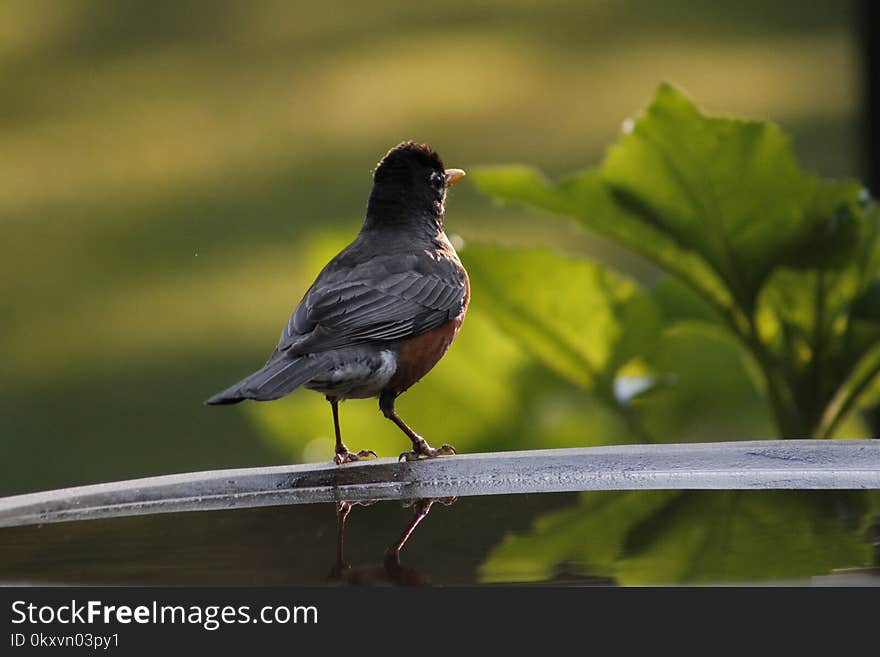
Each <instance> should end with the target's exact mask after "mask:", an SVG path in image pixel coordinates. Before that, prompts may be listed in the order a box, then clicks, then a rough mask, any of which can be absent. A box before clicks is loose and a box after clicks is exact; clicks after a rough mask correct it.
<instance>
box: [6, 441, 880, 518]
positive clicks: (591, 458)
mask: <svg viewBox="0 0 880 657" xmlns="http://www.w3.org/2000/svg"><path fill="white" fill-rule="evenodd" d="M860 488H880V441H875V440H834V441H831V440H826V441H819V440H785V441H741V442H728V443H693V444H680V445H620V446H608V447H589V448H577V449H553V450H534V451H528V452H498V453H493V454H463V455H459V456H454V457H441V458H437V459H431V460H425V461H419V462H415V463H398V462H397V461H396V460H393V459H377V460H374V461H367V462H360V463H352V464H347V465H345V466H342V467H338V466H336V465H333V464H330V463H328V464H306V465H293V466H276V467H266V468H248V469H237V470H215V471H208V472H196V473H186V474H176V475H167V476H161V477H150V478H146V479H137V480H132V481H124V482H114V483H106V484H97V485H93V486H81V487H77V488H68V489H61V490H55V491H47V492H41V493H30V494H26V495H17V496H12V497H7V498H3V499H0V527H14V526H23V525H31V524H43V523H54V522H65V521H74V520H87V519H99V518H112V517H119V516H133V515H144V514H155V513H171V512H183V511H209V510H219V509H236V508H248V507H261V506H278V505H288V504H306V503H315V502H339V501H342V500H347V501H349V502H359V501H368V500H407V499H417V498H447V497H454V496H457V497H467V496H481V495H502V494H514V493H516V494H524V493H560V492H574V491H591V490H592V491H598V490H658V489H681V490H686V489H860Z"/></svg>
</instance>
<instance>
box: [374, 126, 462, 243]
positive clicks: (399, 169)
mask: <svg viewBox="0 0 880 657" xmlns="http://www.w3.org/2000/svg"><path fill="white" fill-rule="evenodd" d="M462 176H464V171H462V170H461V169H446V168H444V166H443V160H441V159H440V156H439V155H438V154H437V152H436V151H435V150H434V149H432V148H431V147H430V146H427V145H426V144H418V143H416V142H412V141H405V142H403V143H401V144H398V145H397V146H395V147H394V148H392V149H391V150H390V151H388V153H387V154H386V155H385V157H383V158H382V161H381V162H379V164H378V165H377V166H376V169H375V170H374V171H373V191H372V193H371V194H370V201H369V204H368V205H367V225H393V224H412V223H415V224H426V225H431V224H433V225H434V226H436V227H438V228H441V229H442V227H443V213H444V210H445V201H446V192H447V190H448V189H449V188H450V187H451V186H452V185H454V184H455V183H456V182H457V181H458V180H460V179H461V178H462Z"/></svg>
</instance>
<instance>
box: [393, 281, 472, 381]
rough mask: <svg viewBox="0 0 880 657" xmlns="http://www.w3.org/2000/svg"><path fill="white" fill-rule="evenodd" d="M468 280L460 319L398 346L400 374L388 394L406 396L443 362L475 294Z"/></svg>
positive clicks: (394, 377) (398, 369) (395, 377)
mask: <svg viewBox="0 0 880 657" xmlns="http://www.w3.org/2000/svg"><path fill="white" fill-rule="evenodd" d="M465 280H466V285H467V287H466V289H465V296H464V304H463V305H462V309H461V313H459V315H458V317H456V318H454V319H451V320H449V321H448V322H446V323H445V324H441V325H440V326H438V327H437V328H435V329H433V330H431V331H428V332H427V333H422V334H421V335H416V336H414V337H412V338H406V339H404V340H401V341H400V342H398V343H397V371H396V372H395V373H394V376H393V377H391V381H389V382H388V386H387V390H390V391H392V392H394V393H395V394H400V393H402V392H403V391H404V390H406V389H407V388H409V387H410V386H412V385H413V384H414V383H416V382H417V381H418V380H419V379H421V378H422V377H423V376H425V374H427V373H428V372H430V371H431V368H432V367H434V365H436V364H437V362H438V361H439V360H440V359H441V358H443V355H444V354H445V353H446V351H447V350H448V349H449V345H451V344H452V341H453V340H454V339H455V336H456V335H457V334H458V330H459V329H460V328H461V325H462V323H463V322H464V315H465V312H467V306H468V302H469V301H470V296H471V290H470V283H469V282H467V279H465Z"/></svg>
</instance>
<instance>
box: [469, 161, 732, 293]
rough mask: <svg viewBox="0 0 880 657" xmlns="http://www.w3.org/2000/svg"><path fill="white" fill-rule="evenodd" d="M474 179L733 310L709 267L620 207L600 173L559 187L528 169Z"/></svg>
mask: <svg viewBox="0 0 880 657" xmlns="http://www.w3.org/2000/svg"><path fill="white" fill-rule="evenodd" d="M472 177H473V179H474V181H475V182H476V184H477V186H478V187H480V188H481V189H482V190H483V191H485V192H486V193H488V194H489V195H491V196H492V197H494V198H496V199H498V200H501V201H505V202H511V203H521V204H524V205H529V206H532V207H535V208H539V209H542V210H547V211H550V212H553V213H556V214H560V215H565V216H568V217H572V218H574V219H576V220H577V221H578V222H579V223H580V224H581V225H582V226H584V227H586V228H588V229H590V230H593V231H595V232H597V233H599V234H601V235H604V236H605V237H608V238H611V239H613V240H616V241H617V242H619V243H621V244H623V245H625V246H627V247H629V248H630V249H632V250H633V251H635V252H636V253H639V254H640V255H642V256H644V257H645V258H647V259H650V260H653V261H654V262H656V263H658V264H660V265H661V266H663V267H664V268H666V269H667V270H668V271H671V272H674V273H675V274H677V275H678V276H680V277H681V278H683V279H684V280H687V281H688V282H690V284H691V285H692V286H693V287H694V288H695V289H696V290H697V291H698V292H700V293H701V294H704V295H705V296H706V297H707V298H709V299H710V300H711V301H713V302H714V303H716V304H718V305H719V306H722V307H726V308H727V307H730V306H731V298H730V294H729V292H728V291H727V290H726V288H725V287H724V285H723V283H722V282H721V280H720V279H719V278H718V276H717V275H716V274H715V273H714V272H713V271H712V270H711V269H710V268H709V267H708V265H707V264H706V263H705V262H704V261H703V260H702V259H701V258H700V257H699V256H698V255H696V254H694V253H692V252H690V251H688V250H686V249H683V248H681V247H680V246H679V245H678V244H676V242H675V241H674V240H673V239H671V238H670V237H669V236H668V235H666V234H665V233H664V232H662V231H661V230H659V229H658V228H657V227H655V226H654V225H652V224H651V223H650V222H645V221H643V219H642V217H641V216H639V215H637V214H633V213H631V212H629V211H628V210H627V209H626V208H624V207H622V206H621V205H620V204H618V203H617V202H616V200H615V198H614V197H613V196H612V194H611V191H610V190H609V189H608V187H607V186H605V185H603V184H602V182H601V180H600V174H599V172H598V171H585V172H583V173H580V174H577V175H575V176H573V177H571V178H568V179H567V180H564V181H562V182H561V183H559V184H553V183H550V182H549V181H548V180H546V179H545V178H544V177H543V176H542V175H541V174H540V173H539V172H538V171H536V170H535V169H532V168H529V167H524V166H500V167H483V168H477V169H475V170H474V171H473V175H472Z"/></svg>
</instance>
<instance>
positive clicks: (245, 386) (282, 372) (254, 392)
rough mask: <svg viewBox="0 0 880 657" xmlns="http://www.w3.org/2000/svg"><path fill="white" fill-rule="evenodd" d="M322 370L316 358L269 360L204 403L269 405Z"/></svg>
mask: <svg viewBox="0 0 880 657" xmlns="http://www.w3.org/2000/svg"><path fill="white" fill-rule="evenodd" d="M325 367H326V363H325V359H324V358H323V357H322V356H320V355H309V356H300V357H297V358H283V357H282V358H277V359H274V360H270V361H269V362H268V363H266V364H265V365H264V366H263V367H262V368H261V369H259V370H257V371H256V372H254V373H253V374H251V375H250V376H248V377H247V378H244V379H242V380H241V381H239V382H238V383H236V384H235V385H232V386H230V387H228V388H227V389H226V390H224V391H223V392H218V393H217V394H216V395H214V396H213V397H211V398H210V399H208V400H206V401H205V404H207V405H209V406H217V405H220V404H237V403H238V402H240V401H243V400H245V399H255V400H257V401H269V400H270V399H278V398H279V397H283V396H284V395H286V394H287V393H289V392H293V391H294V390H296V389H297V388H299V387H300V386H301V385H303V384H304V383H307V382H308V381H309V380H310V379H312V378H313V377H314V376H315V375H316V374H318V373H319V372H320V371H321V370H322V369H324V368H325Z"/></svg>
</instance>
